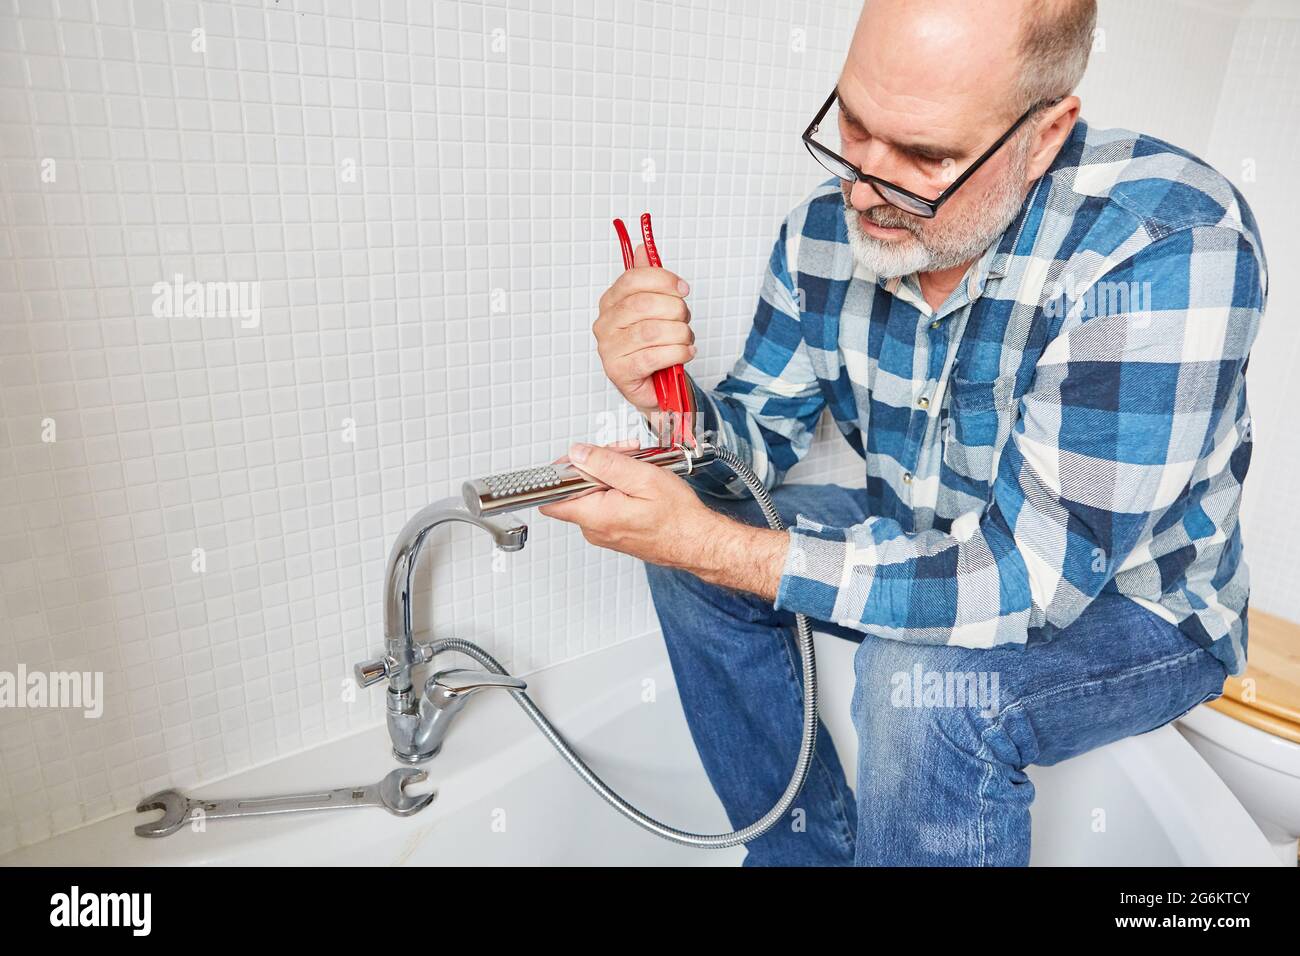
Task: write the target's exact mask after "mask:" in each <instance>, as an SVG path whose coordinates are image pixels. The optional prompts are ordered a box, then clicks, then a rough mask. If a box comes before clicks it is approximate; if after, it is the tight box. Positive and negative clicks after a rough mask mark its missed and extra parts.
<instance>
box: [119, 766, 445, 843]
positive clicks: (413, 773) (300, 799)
mask: <svg viewBox="0 0 1300 956" xmlns="http://www.w3.org/2000/svg"><path fill="white" fill-rule="evenodd" d="M428 776H429V775H428V773H427V772H426V771H424V770H417V769H416V768H414V767H400V768H398V769H397V770H394V771H393V772H392V773H390V774H389V775H388V776H386V777H384V779H383V780H381V781H379V782H378V783H372V784H370V785H369V786H365V787H340V788H339V789H338V790H323V791H320V792H318V793H299V794H292V795H289V796H283V797H255V798H253V799H251V800H239V799H227V800H200V799H198V798H195V797H187V796H185V794H183V793H181V792H180V791H179V790H159V791H158V792H157V793H152V794H150V795H149V796H147V797H145V798H144V799H143V800H141V801H140V802H139V803H138V804H137V805H136V808H135V809H136V812H137V813H147V812H148V811H150V810H161V811H162V812H163V815H162V816H161V817H160V818H159V819H157V820H154V821H152V822H151V823H142V824H140V825H139V826H138V827H136V828H135V833H136V836H142V837H164V836H168V835H169V834H172V833H175V832H176V831H177V830H179V829H180V828H181V827H183V826H184V825H185V824H186V823H187V822H189V821H190V820H192V819H193V818H194V817H196V816H199V815H202V816H203V817H204V818H205V819H207V820H228V819H230V818H231V817H264V816H269V815H271V814H275V813H309V812H312V811H315V810H344V809H347V808H348V807H383V808H384V809H385V810H387V811H388V812H389V813H392V814H394V815H396V816H399V817H408V816H410V815H411V814H413V813H419V812H420V811H421V810H423V809H424V808H425V807H427V806H428V805H429V804H430V803H432V802H433V798H434V797H435V796H436V795H437V791H432V792H430V793H423V794H420V795H418V796H412V795H409V794H407V792H406V785H407V784H408V783H420V782H422V781H423V780H424V779H425V778H426V777H428Z"/></svg>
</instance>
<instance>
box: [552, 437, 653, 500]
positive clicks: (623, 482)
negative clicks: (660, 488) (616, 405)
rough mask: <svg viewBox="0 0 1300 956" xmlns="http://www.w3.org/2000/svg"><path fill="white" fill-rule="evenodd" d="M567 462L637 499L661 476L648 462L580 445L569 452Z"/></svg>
mask: <svg viewBox="0 0 1300 956" xmlns="http://www.w3.org/2000/svg"><path fill="white" fill-rule="evenodd" d="M569 461H570V462H572V463H573V464H574V465H575V466H576V467H577V468H578V469H580V470H581V471H584V472H586V473H587V474H588V475H590V476H591V477H592V478H595V479H596V480H597V481H599V482H601V483H602V484H606V485H609V487H611V488H614V489H616V490H618V491H621V492H623V494H625V495H631V496H633V497H638V498H640V497H645V496H646V492H647V491H648V490H649V489H650V488H651V487H653V485H654V483H655V482H656V481H657V480H658V479H659V477H660V475H661V472H660V470H659V468H658V467H656V466H655V465H652V464H650V463H649V462H645V461H641V460H639V459H636V458H632V457H630V456H628V455H624V454H622V453H620V452H618V451H615V450H614V449H612V448H608V447H605V448H602V447H601V446H599V445H587V444H584V443H582V442H579V443H577V444H575V445H574V446H573V447H572V448H570V449H569Z"/></svg>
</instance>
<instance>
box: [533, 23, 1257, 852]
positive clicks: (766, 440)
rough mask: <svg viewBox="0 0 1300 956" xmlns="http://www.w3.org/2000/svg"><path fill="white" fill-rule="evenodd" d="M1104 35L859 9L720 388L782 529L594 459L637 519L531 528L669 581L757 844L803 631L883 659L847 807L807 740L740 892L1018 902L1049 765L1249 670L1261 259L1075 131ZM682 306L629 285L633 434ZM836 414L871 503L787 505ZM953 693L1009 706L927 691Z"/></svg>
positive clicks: (677, 651) (861, 499) (672, 351)
mask: <svg viewBox="0 0 1300 956" xmlns="http://www.w3.org/2000/svg"><path fill="white" fill-rule="evenodd" d="M1095 17H1096V11H1095V5H1094V3H1093V2H1091V0H1055V2H1042V0H1038V2H1028V0H984V2H971V0H924V2H920V0H869V2H868V3H867V4H866V6H865V7H864V9H863V12H862V15H861V18H860V20H859V22H858V25H857V29H856V31H855V33H854V36H853V40H852V43H851V47H850V50H849V53H848V57H847V60H846V62H845V64H844V68H843V72H842V73H841V75H840V77H839V83H838V85H837V87H836V95H835V96H834V97H833V99H832V101H831V102H829V103H828V111H827V114H826V115H827V116H830V115H832V114H831V113H830V112H829V110H830V109H831V108H835V111H836V112H835V118H834V120H833V121H832V120H828V119H826V118H822V119H820V120H818V121H816V122H815V123H814V125H817V126H818V129H817V130H815V131H812V132H811V133H810V135H809V137H808V138H809V140H810V141H811V142H810V144H809V149H810V152H812V153H813V155H814V157H815V158H817V159H818V161H819V162H821V163H822V164H823V165H824V166H825V167H826V168H827V169H828V170H831V171H832V172H834V173H835V174H836V178H835V179H832V180H830V181H828V182H826V183H824V184H823V185H822V186H820V187H819V188H818V189H816V190H815V191H814V192H813V193H812V195H811V196H809V198H808V199H807V200H805V201H804V202H803V203H802V204H800V205H799V206H798V207H797V208H796V209H795V210H794V211H793V212H792V213H791V214H790V215H789V217H787V219H786V221H785V224H784V225H783V227H782V229H781V231H780V235H779V237H778V239H777V242H776V245H775V248H774V249H773V252H772V256H771V260H770V262H769V264H768V271H767V275H766V279H765V281H764V284H763V288H762V292H761V296H760V301H759V303H758V308H757V312H756V315H755V318H754V326H753V330H752V331H751V333H750V336H749V339H748V342H747V344H746V347H745V353H744V356H743V358H741V359H740V360H739V361H738V363H737V364H736V366H735V369H734V370H733V371H732V373H731V374H730V375H729V376H728V377H727V378H726V379H725V380H724V381H723V382H722V383H721V384H719V385H718V386H717V387H716V388H715V389H713V390H712V392H711V393H705V392H704V391H703V390H700V389H698V388H697V389H696V397H697V401H698V404H699V407H700V408H701V411H702V418H703V421H702V427H703V428H705V429H711V430H713V431H715V432H716V433H717V435H718V440H719V441H720V442H721V443H723V444H725V445H726V446H728V447H730V448H732V449H733V450H735V451H737V452H738V453H739V454H741V455H742V456H743V457H744V458H745V459H746V460H748V461H749V462H751V463H752V465H753V467H754V469H755V471H756V472H757V474H758V475H760V476H761V477H762V478H763V480H764V483H765V484H766V485H767V486H768V487H770V488H776V492H775V496H774V497H775V501H776V503H777V505H778V508H779V509H780V511H781V513H782V515H783V517H785V518H786V520H787V522H788V523H789V524H791V525H793V527H792V528H791V530H789V531H786V532H775V531H771V530H769V529H767V528H766V527H761V525H762V523H763V522H762V517H761V514H760V513H759V511H758V509H757V507H756V505H754V503H753V502H752V501H745V500H744V497H745V496H744V494H743V489H742V488H741V487H740V486H739V485H738V484H737V483H736V482H734V481H729V477H730V476H729V473H728V472H726V470H725V469H724V468H723V467H722V466H721V465H714V466H710V467H709V468H708V469H705V470H703V471H702V472H701V473H699V474H697V475H695V476H693V477H692V478H690V479H689V481H690V485H694V488H695V490H698V491H699V492H702V493H704V494H705V495H706V496H707V498H708V500H709V502H710V504H711V505H712V506H713V507H709V506H707V505H706V504H705V503H704V502H703V500H701V499H700V498H699V497H697V495H696V494H695V492H694V491H693V490H692V488H691V487H690V485H688V483H687V482H683V481H681V480H679V479H677V478H675V477H673V476H672V475H670V474H666V473H664V472H662V471H660V470H658V469H656V468H654V467H653V466H650V465H647V464H645V463H642V462H638V461H635V460H630V459H628V458H626V457H625V456H623V455H619V454H617V453H616V452H614V451H611V450H609V449H605V448H590V447H588V446H576V447H575V448H574V449H573V450H572V451H571V452H570V458H571V459H572V460H574V461H575V462H577V463H579V464H580V466H581V467H582V468H583V469H584V470H586V471H589V472H590V473H592V474H594V475H595V476H596V477H597V478H599V479H601V480H602V481H604V482H605V483H607V484H609V485H611V486H612V489H613V490H610V491H607V492H601V493H598V494H594V495H591V496H588V497H586V498H581V499H576V500H573V501H569V502H565V503H562V504H558V505H553V506H549V507H547V508H544V509H543V511H544V512H545V513H547V514H549V515H552V516H554V517H557V518H561V519H563V520H566V521H573V522H576V523H577V524H579V525H581V526H582V529H583V532H584V535H585V536H586V537H587V539H588V540H589V541H591V542H593V543H595V544H598V545H601V546H603V547H608V548H613V549H616V550H619V551H623V552H625V553H628V554H631V555H635V556H637V557H640V558H642V559H644V560H645V561H646V562H647V572H648V575H649V579H650V584H651V587H652V590H653V594H654V598H655V602H656V606H657V608H658V612H659V616H660V621H661V623H662V625H663V632H664V638H665V641H666V642H667V646H668V651H669V654H670V657H671V660H672V664H673V668H674V672H675V674H676V677H677V681H678V683H679V686H680V690H681V695H682V702H683V705H684V708H685V712H686V717H687V720H688V721H689V723H690V726H691V730H692V732H693V734H694V737H695V741H696V744H697V746H698V748H699V750H700V754H701V757H702V759H703V761H704V764H705V767H706V769H707V771H708V773H709V775H710V779H711V780H712V782H713V785H714V787H715V789H716V791H717V793H718V795H719V797H720V798H721V800H722V802H723V804H724V805H725V806H726V808H727V811H728V814H729V815H730V818H731V821H732V823H733V824H734V825H736V826H743V825H747V824H749V823H751V822H753V821H754V820H755V819H757V818H758V817H759V815H760V814H762V813H763V812H765V811H766V810H767V809H769V808H770V806H771V805H772V803H773V802H775V799H776V797H777V796H778V795H779V794H780V792H781V789H782V788H783V787H784V785H785V783H786V781H787V779H788V777H789V773H790V770H791V768H792V766H793V764H794V760H795V755H796V753H797V749H798V743H799V728H800V722H801V712H800V708H801V699H802V695H801V687H800V683H799V673H798V668H797V666H796V664H797V660H796V657H795V647H794V644H793V638H792V634H791V631H790V626H791V622H792V619H793V614H794V613H796V612H801V613H803V614H806V615H808V616H809V617H810V618H815V619H816V620H817V621H822V622H828V624H826V625H820V626H819V629H822V630H832V631H834V632H835V633H838V634H840V635H841V636H848V637H851V638H852V639H855V640H858V641H860V645H859V647H858V649H857V651H856V654H855V658H854V667H855V675H856V681H857V682H856V687H855V692H854V697H853V702H852V715H853V719H854V723H855V726H856V728H857V732H858V738H859V773H858V781H857V784H858V785H857V794H856V800H855V798H854V794H853V793H852V791H851V790H850V789H849V787H848V785H847V782H846V780H845V779H844V772H843V769H842V767H841V765H840V763H839V761H838V760H837V758H836V754H835V751H834V748H833V746H832V745H831V742H830V741H829V739H828V738H827V735H826V734H825V733H824V732H823V733H821V734H819V736H818V749H817V752H816V758H815V761H814V764H813V768H812V771H811V774H810V776H809V778H808V782H807V784H806V786H805V788H804V791H803V793H802V794H801V796H800V799H799V804H798V806H799V808H800V809H802V810H803V811H804V813H805V814H806V817H805V822H806V825H805V826H778V827H776V828H775V829H774V830H772V831H771V832H769V833H768V834H766V835H765V836H763V837H762V838H760V839H759V840H756V841H754V842H753V843H751V844H750V846H749V851H750V852H749V855H748V857H747V858H746V863H747V864H751V865H752V864H759V863H764V864H778V865H839V864H853V863H856V864H858V865H873V864H931V865H933V864H957V865H1023V864H1025V863H1026V862H1027V861H1028V858H1029V832H1030V826H1029V805H1030V803H1031V801H1032V799H1033V785H1032V784H1031V783H1030V782H1029V780H1028V778H1027V777H1026V775H1025V773H1024V768H1025V767H1026V766H1028V765H1030V764H1051V763H1055V762H1057V761H1060V760H1064V759H1066V758H1068V757H1072V756H1075V755H1077V754H1079V753H1082V752H1084V751H1086V750H1089V749H1092V748H1094V747H1098V746H1101V745H1103V744H1106V743H1109V742H1111V741H1114V740H1118V739H1120V738H1123V737H1126V736H1130V735H1132V734H1139V733H1143V732H1146V731H1149V730H1152V729H1154V728H1155V727H1158V726H1160V725H1162V724H1165V723H1167V722H1169V721H1170V720H1173V719H1175V718H1176V717H1178V716H1180V715H1181V714H1183V713H1184V712H1186V711H1187V710H1189V709H1190V708H1192V707H1193V706H1195V705H1196V704H1198V703H1201V702H1202V701H1204V700H1208V699H1211V698H1213V697H1215V696H1217V695H1218V694H1220V693H1221V691H1222V685H1223V681H1224V678H1225V677H1226V676H1227V675H1228V674H1229V673H1234V674H1235V673H1240V672H1241V671H1242V670H1243V669H1244V667H1245V651H1246V605H1247V597H1248V577H1247V569H1246V565H1245V563H1244V562H1243V560H1242V554H1241V550H1242V540H1241V533H1240V531H1239V529H1238V525H1237V510H1238V504H1239V500H1240V494H1241V487H1242V481H1243V479H1244V477H1245V473H1246V467H1247V464H1248V462H1249V459H1250V447H1251V446H1250V442H1249V439H1250V435H1249V428H1250V416H1249V411H1248V408H1247V404H1246V391H1245V372H1246V364H1247V357H1248V354H1249V349H1250V346H1251V343H1252V342H1253V340H1254V338H1255V334H1256V332H1257V329H1258V324H1259V320H1260V316H1261V313H1262V310H1263V306H1264V301H1265V296H1266V289H1267V279H1266V266H1265V260H1264V254H1263V250H1262V247H1261V243H1260V237H1259V235H1258V231H1257V229H1256V227H1255V223H1254V219H1253V217H1252V216H1251V213H1250V211H1249V209H1248V208H1247V207H1246V204H1245V202H1244V201H1243V200H1242V198H1241V196H1240V195H1239V194H1238V193H1237V192H1236V190H1234V189H1233V188H1232V186H1231V185H1230V184H1229V183H1228V182H1227V181H1226V180H1225V179H1224V178H1223V177H1222V176H1220V175H1219V174H1217V173H1216V172H1214V171H1213V170H1212V169H1210V168H1209V167H1207V166H1206V165H1205V164H1204V163H1202V162H1201V161H1200V160H1198V159H1196V158H1195V157H1193V156H1191V155H1189V154H1187V153H1186V152H1183V151H1181V150H1179V149H1177V148H1175V147H1173V146H1170V145H1168V144H1166V143H1163V142H1160V141H1158V140H1155V139H1152V138H1149V137H1146V136H1142V135H1139V134H1136V133H1130V132H1127V131H1122V130H1102V129H1093V128H1091V127H1089V126H1088V125H1087V124H1086V123H1085V122H1084V121H1083V120H1082V119H1080V118H1079V107H1080V103H1079V99H1078V98H1077V97H1075V96H1073V95H1071V94H1072V91H1073V89H1074V88H1075V86H1076V84H1077V83H1078V82H1079V80H1080V78H1081V77H1082V75H1083V71H1084V68H1085V66H1086V63H1087V59H1088V53H1089V50H1090V47H1091V43H1092V30H1093V26H1094V23H1095ZM818 144H820V145H818ZM990 147H994V148H993V151H992V153H991V154H988V155H986V154H987V153H988V150H989V149H990ZM981 159H982V160H983V161H982V162H981ZM868 177H871V178H868ZM940 197H942V198H940ZM927 200H940V201H939V202H938V203H937V204H936V203H931V202H927ZM936 207H937V208H936ZM930 213H934V214H933V215H932V216H931V215H929V214H930ZM638 256H639V259H638V264H644V263H645V258H644V253H643V252H639V253H638ZM687 291H688V288H687V285H686V283H685V282H684V281H683V280H681V279H679V277H677V276H675V275H673V274H672V273H670V272H667V271H666V270H661V269H648V268H647V269H631V270H629V271H628V272H626V273H625V274H624V275H622V276H620V277H619V279H618V280H617V281H616V282H614V284H613V285H612V286H611V287H610V288H609V290H608V291H607V292H606V293H605V294H604V296H602V298H601V301H600V316H599V318H598V319H597V321H596V323H595V327H594V331H595V334H596V338H597V340H598V343H599V351H600V355H601V359H602V361H603V363H604V367H605V370H606V373H607V374H608V376H609V378H610V380H611V381H612V382H613V383H614V384H615V385H616V386H617V387H618V388H619V389H620V391H621V392H622V394H623V395H624V396H625V397H626V398H627V399H628V400H629V401H630V402H631V403H632V404H633V405H635V406H636V407H638V408H639V409H641V410H642V411H643V412H644V413H646V414H649V413H651V412H652V411H653V409H654V406H655V400H654V391H653V386H652V383H651V381H650V375H651V373H652V372H653V371H654V370H656V369H660V368H663V367H666V366H669V365H672V364H675V363H678V362H684V361H687V360H689V358H690V357H691V356H692V355H693V354H694V347H693V345H691V342H692V341H693V336H692V334H691V332H690V328H689V319H690V314H689V311H688V309H687V307H686V304H685V300H684V296H685V295H686V293H687ZM824 410H829V411H830V413H831V415H832V416H833V417H834V419H835V422H836V424H837V425H838V427H839V429H840V431H841V432H842V433H843V434H844V435H845V437H846V438H847V439H848V441H849V442H850V444H851V445H852V446H853V447H854V448H855V449H856V450H857V451H858V452H859V454H861V455H862V456H863V458H864V459H865V462H866V487H865V489H857V490H853V489H846V488H839V487H836V486H831V485H822V486H810V485H785V486H781V485H780V483H781V480H782V478H783V476H784V475H785V473H786V472H787V471H788V470H789V468H790V467H791V466H792V465H794V464H795V463H796V462H797V461H798V460H799V459H800V458H801V457H802V456H803V455H804V454H805V452H806V451H807V450H808V447H809V444H810V442H811V439H812V434H813V430H814V427H815V425H816V423H817V420H818V418H819V417H820V415H821V414H822V412H823V411H824ZM778 486H780V487H778ZM796 522H797V523H796ZM934 675H938V680H939V684H938V685H936V684H935V683H934V679H933V678H934ZM953 675H958V676H962V675H978V676H979V678H980V681H981V683H980V684H979V686H982V687H985V688H989V687H993V688H996V691H997V693H996V700H993V701H988V700H986V699H984V698H985V697H986V696H987V695H977V696H979V697H980V699H978V700H971V701H965V702H962V701H958V702H956V703H954V702H953V701H952V700H949V699H946V698H945V697H944V695H942V694H937V695H930V694H928V693H927V694H923V695H919V696H920V697H921V698H924V699H918V695H916V694H915V693H912V692H911V690H912V689H913V684H915V685H916V686H925V687H934V686H940V687H942V686H944V683H945V682H944V678H945V677H947V678H951V677H952V676H953ZM914 677H915V678H916V680H914ZM989 678H992V679H989ZM947 683H949V684H950V683H951V681H948V682H947ZM990 704H991V705H992V706H990ZM1207 825H1212V821H1207Z"/></svg>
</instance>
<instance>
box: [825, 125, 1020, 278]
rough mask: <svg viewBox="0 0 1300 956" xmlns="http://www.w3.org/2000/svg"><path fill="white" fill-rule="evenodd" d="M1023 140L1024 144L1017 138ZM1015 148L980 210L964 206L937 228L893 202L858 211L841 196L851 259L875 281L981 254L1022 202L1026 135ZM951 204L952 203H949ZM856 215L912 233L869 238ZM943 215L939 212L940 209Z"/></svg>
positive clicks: (932, 269)
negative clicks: (891, 238)
mask: <svg viewBox="0 0 1300 956" xmlns="http://www.w3.org/2000/svg"><path fill="white" fill-rule="evenodd" d="M1021 140H1024V142H1021ZM1008 145H1011V146H1012V147H1013V148H1014V149H1015V152H1016V155H1015V156H1014V157H1013V159H1012V162H1011V165H1010V167H1009V168H1008V170H1007V173H1006V175H1004V176H1003V177H1002V178H1001V180H999V181H998V182H997V183H995V184H994V185H993V186H992V187H990V189H989V191H988V195H987V196H986V197H985V201H984V203H983V204H982V208H976V207H975V206H968V207H967V208H966V210H965V211H964V212H963V213H962V214H959V215H958V216H957V217H956V218H954V219H950V220H948V221H945V222H944V223H943V225H942V226H941V227H937V228H936V223H937V222H938V220H937V219H930V220H925V219H918V218H917V217H916V216H912V215H909V214H908V213H905V212H903V211H902V210H901V209H896V208H894V207H893V206H874V207H872V208H871V209H870V210H868V211H867V212H866V213H859V212H858V211H857V210H856V209H854V208H853V207H852V206H851V205H849V202H848V194H847V193H845V194H844V222H845V224H846V225H847V226H848V231H849V247H850V248H851V249H852V250H853V258H854V259H855V260H856V261H857V263H858V265H860V266H861V267H862V268H863V269H865V270H866V271H867V272H870V273H872V274H873V275H875V276H876V277H877V278H880V279H892V278H895V277H896V276H905V275H911V274H912V273H913V272H937V271H941V270H943V269H952V268H955V267H956V266H960V265H963V264H965V263H968V262H971V261H973V260H975V259H978V258H979V257H980V256H982V255H983V254H984V253H985V251H987V250H988V248H989V246H991V245H993V243H994V242H995V241H997V239H998V237H999V236H1001V235H1002V233H1003V232H1005V231H1006V228H1007V226H1009V225H1011V222H1012V220H1014V219H1015V218H1016V216H1017V215H1018V214H1019V212H1020V207H1021V206H1022V205H1023V204H1024V201H1025V190H1024V188H1023V186H1022V185H1021V184H1023V183H1024V181H1025V169H1026V167H1027V165H1028V149H1027V148H1026V147H1027V146H1028V137H1017V142H1015V143H1014V144H1008ZM948 208H951V207H948ZM859 215H866V216H867V218H868V219H870V220H871V221H872V222H873V223H875V224H876V225H879V226H887V227H888V226H896V227H901V228H903V229H906V230H907V231H908V232H910V233H911V235H910V236H909V237H907V238H905V239H895V240H892V241H886V240H881V239H876V238H873V237H872V236H869V235H867V234H866V232H865V231H863V229H862V224H861V223H860V222H859V221H858V216H859ZM940 215H942V211H941V212H940Z"/></svg>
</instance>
